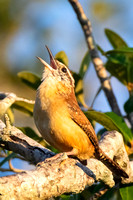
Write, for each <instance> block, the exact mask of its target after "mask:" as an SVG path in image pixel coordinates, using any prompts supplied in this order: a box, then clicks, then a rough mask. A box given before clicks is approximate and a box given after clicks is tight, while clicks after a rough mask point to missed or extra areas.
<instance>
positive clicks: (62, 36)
mask: <svg viewBox="0 0 133 200" xmlns="http://www.w3.org/2000/svg"><path fill="white" fill-rule="evenodd" d="M80 2H81V4H82V6H83V8H84V11H85V13H86V15H87V16H88V18H89V19H90V21H91V24H92V28H93V35H94V38H95V41H96V43H97V44H98V45H100V46H101V47H102V48H103V49H104V50H105V51H107V50H110V49H112V47H111V46H110V44H109V42H108V40H107V39H106V37H105V34H104V29H105V28H109V29H111V30H114V31H115V32H116V33H118V34H119V35H120V36H121V37H122V38H123V39H124V40H125V41H126V42H127V44H128V45H129V46H130V47H132V43H133V37H132V34H133V26H132V22H133V12H132V10H133V4H132V1H131V0H127V1H125V0H117V1H115V0H84V1H80ZM0 44H1V48H0V92H13V93H15V94H16V95H17V96H19V97H25V98H27V99H33V100H34V99H35V91H33V90H32V89H30V88H28V87H27V86H26V85H24V84H23V83H22V82H21V81H20V80H19V79H18V77H17V73H18V72H20V71H24V70H28V71H31V72H34V73H36V74H37V75H39V76H41V74H42V71H43V67H42V65H41V64H40V63H39V62H38V60H37V59H36V56H40V57H42V58H43V59H44V60H45V61H47V62H49V57H48V53H47V51H46V49H45V44H46V45H47V46H48V47H49V48H50V49H51V51H52V52H53V54H54V55H55V54H56V53H57V52H59V51H61V50H63V51H65V52H66V54H67V56H68V58H69V66H70V69H71V70H73V71H76V72H78V69H79V67H80V64H81V61H82V59H83V57H84V55H85V53H86V51H87V46H86V43H85V38H84V34H83V31H82V29H81V27H80V24H79V22H78V20H77V17H76V15H75V13H74V11H73V9H72V7H71V5H70V4H69V2H68V1H67V0H66V1H62V0H54V1H53V0H29V1H27V0H19V1H18V0H0ZM102 59H103V60H104V58H103V57H102ZM104 61H105V60H104ZM111 82H112V85H113V89H114V93H115V95H116V98H117V100H118V103H119V105H120V109H121V111H122V113H124V110H123V103H124V102H125V101H126V100H127V99H128V91H127V89H126V88H125V86H124V85H122V84H121V83H120V82H118V80H116V79H115V78H112V79H111ZM99 86H100V83H99V80H98V78H97V76H96V73H95V70H94V68H93V65H91V66H90V68H89V70H88V72H87V74H86V76H85V79H84V92H85V101H86V103H87V105H88V106H90V105H91V103H92V101H93V98H94V96H95V94H96V92H97V90H98V88H99ZM94 109H96V110H97V111H103V112H106V111H110V107H109V105H108V103H107V101H106V98H105V96H104V94H103V92H101V93H100V94H99V96H98V97H97V99H96V101H95V104H94ZM15 112H16V113H15V125H16V126H28V125H29V124H30V125H31V126H32V127H33V128H35V127H34V122H33V118H31V117H29V116H25V115H24V114H22V113H20V112H19V111H15ZM16 162H17V161H16ZM21 165H22V163H21V162H20V163H17V167H18V168H22V166H21ZM24 165H25V168H28V167H31V166H29V165H27V164H24ZM0 175H1V174H0ZM2 175H5V173H4V174H2Z"/></svg>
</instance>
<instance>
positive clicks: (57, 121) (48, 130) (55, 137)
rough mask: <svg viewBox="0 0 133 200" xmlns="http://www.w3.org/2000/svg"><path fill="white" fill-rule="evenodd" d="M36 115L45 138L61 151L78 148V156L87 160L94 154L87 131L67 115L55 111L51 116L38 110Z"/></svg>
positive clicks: (40, 130)
mask: <svg viewBox="0 0 133 200" xmlns="http://www.w3.org/2000/svg"><path fill="white" fill-rule="evenodd" d="M37 112H38V114H37V113H36V115H35V116H34V118H35V122H36V126H37V128H38V130H39V132H40V133H41V135H42V136H43V138H44V139H45V140H46V141H47V142H48V143H49V144H50V145H52V146H53V147H54V148H56V149H58V150H59V151H60V152H68V151H71V150H72V149H73V148H75V149H77V150H78V155H77V157H78V158H79V159H81V160H85V159H88V158H90V157H91V156H93V154H94V147H93V145H92V143H91V142H90V140H89V138H88V136H87V135H86V133H85V132H84V131H83V130H82V129H81V128H80V127H79V126H78V125H77V124H76V123H75V122H74V121H73V120H72V119H71V118H70V117H69V116H67V115H63V113H60V112H61V111H60V112H55V113H53V115H51V116H50V117H49V113H48V112H46V111H44V110H43V111H42V110H40V111H39V110H38V111H37Z"/></svg>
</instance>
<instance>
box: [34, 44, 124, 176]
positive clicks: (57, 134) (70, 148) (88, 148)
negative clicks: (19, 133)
mask: <svg viewBox="0 0 133 200" xmlns="http://www.w3.org/2000/svg"><path fill="white" fill-rule="evenodd" d="M46 48H47V50H48V53H49V56H50V65H49V64H48V63H46V62H45V61H44V60H43V59H41V58H39V57H38V59H39V60H40V61H41V62H42V64H43V65H44V66H45V70H44V73H43V76H42V83H41V85H40V86H39V88H38V89H37V94H36V101H35V106H34V113H33V115H34V120H35V124H36V126H37V128H38V130H39V132H40V133H41V135H42V137H43V138H44V139H45V140H46V141H47V142H48V143H49V144H50V145H52V146H53V147H55V148H56V149H58V150H59V151H60V152H66V154H67V155H68V156H74V157H77V158H78V159H79V160H81V161H84V160H87V159H89V158H90V157H95V158H97V159H98V160H100V161H102V162H103V163H104V164H105V165H106V166H107V167H108V168H109V169H110V170H111V171H112V172H113V173H114V174H115V175H117V176H122V177H125V178H128V175H127V173H126V172H125V171H124V170H123V169H122V168H121V167H120V166H119V165H118V164H117V163H116V162H114V161H113V160H112V159H110V158H109V157H108V156H107V155H106V154H105V153H104V152H103V151H102V150H101V149H100V147H99V145H98V140H97V137H96V134H95V131H94V129H93V127H92V125H91V123H90V122H89V120H88V119H87V117H86V116H85V115H84V113H83V112H82V111H81V109H80V107H79V105H78V103H77V100H76V97H75V93H74V79H73V77H72V74H71V72H70V70H69V69H68V67H66V66H65V65H64V64H62V63H61V62H59V61H58V60H56V59H55V58H54V56H53V55H52V53H51V51H50V50H49V48H48V47H47V46H46ZM57 155H58V154H57ZM56 157H57V156H56Z"/></svg>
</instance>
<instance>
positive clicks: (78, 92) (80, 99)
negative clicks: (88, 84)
mask: <svg viewBox="0 0 133 200" xmlns="http://www.w3.org/2000/svg"><path fill="white" fill-rule="evenodd" d="M75 95H76V98H77V101H78V102H80V103H81V104H82V105H83V106H84V107H85V108H88V106H87V105H86V103H85V100H84V90H83V80H82V79H80V80H79V81H78V83H77V86H76V87H75Z"/></svg>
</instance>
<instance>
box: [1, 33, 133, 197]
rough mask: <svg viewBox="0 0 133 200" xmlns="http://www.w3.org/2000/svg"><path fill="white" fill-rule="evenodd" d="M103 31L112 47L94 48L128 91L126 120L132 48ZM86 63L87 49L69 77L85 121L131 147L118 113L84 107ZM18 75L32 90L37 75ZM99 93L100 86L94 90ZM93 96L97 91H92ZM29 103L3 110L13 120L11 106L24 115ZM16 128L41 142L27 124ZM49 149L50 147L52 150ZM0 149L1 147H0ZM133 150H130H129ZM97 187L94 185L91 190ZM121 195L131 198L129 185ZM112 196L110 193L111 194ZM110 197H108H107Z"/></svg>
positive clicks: (132, 87)
mask: <svg viewBox="0 0 133 200" xmlns="http://www.w3.org/2000/svg"><path fill="white" fill-rule="evenodd" d="M105 34H106V36H107V38H108V40H109V42H110V43H111V45H112V47H113V50H109V51H107V52H105V51H104V50H103V49H102V48H101V47H98V49H99V51H100V52H101V53H102V54H103V56H105V57H106V63H105V67H106V69H107V70H108V72H109V73H110V75H111V76H115V77H116V78H117V79H118V80H119V81H120V82H121V83H122V84H124V85H125V86H126V87H127V90H128V92H129V99H128V100H127V101H126V102H125V104H124V109H125V112H126V119H128V115H129V114H130V113H131V112H133V64H132V63H133V62H132V61H133V48H130V47H128V45H127V44H126V42H125V41H124V40H123V39H122V38H121V37H120V36H119V35H118V34H116V33H115V32H113V31H112V30H109V29H106V30H105ZM55 58H56V59H58V60H59V61H60V62H62V63H64V64H65V65H68V58H67V55H66V54H65V52H64V51H61V52H59V53H57V54H56V55H55ZM89 66H90V55H89V52H86V54H85V56H84V58H83V60H82V62H81V65H80V69H79V72H78V73H75V72H72V74H73V77H74V79H75V94H76V97H77V100H78V102H79V103H80V104H81V105H82V106H83V107H84V108H87V110H86V111H85V115H86V116H87V118H88V119H89V120H91V121H92V122H93V121H96V122H97V123H99V124H101V125H102V126H103V128H104V130H105V129H106V130H114V129H115V130H116V131H119V132H121V134H122V135H123V138H124V141H125V143H126V144H128V145H129V144H130V147H131V149H132V148H133V147H132V143H133V134H132V130H131V128H129V127H128V126H127V124H126V122H125V118H124V117H122V116H118V115H117V114H115V113H113V112H106V113H103V112H99V111H96V110H90V109H88V106H87V105H86V103H85V100H84V90H83V80H84V77H85V75H86V72H87V70H88V69H89ZM18 77H19V78H20V79H21V80H22V81H23V82H24V83H25V84H26V85H27V86H28V87H31V88H32V89H34V90H36V89H37V88H38V86H39V85H40V83H41V79H40V77H38V76H37V75H36V74H33V73H32V72H28V71H23V72H19V73H18ZM99 92H101V88H100V89H99V91H98V93H99ZM96 97H97V94H96ZM33 106H34V103H33V102H30V101H25V100H23V99H16V101H15V102H14V103H13V104H12V105H11V107H10V108H9V109H8V110H7V113H8V114H9V115H10V118H11V119H12V123H13V120H14V115H13V111H14V109H18V110H20V111H22V112H25V113H26V114H28V115H30V116H32V115H33ZM103 128H102V129H101V130H100V132H99V133H100V134H99V135H101V134H102V133H103ZM20 129H21V130H22V131H23V132H24V133H25V134H26V135H28V136H29V137H31V138H32V139H34V140H36V141H38V142H40V143H43V139H42V138H41V137H40V136H38V135H37V133H36V132H35V131H34V130H33V129H32V128H30V127H20ZM52 150H53V149H52ZM1 151H2V150H1ZM132 153H133V152H132ZM5 154H6V157H5V158H4V159H3V160H2V161H1V162H0V166H2V165H3V164H4V163H5V162H7V161H9V160H10V159H11V158H15V157H16V154H14V153H11V152H8V151H7V152H5ZM96 188H97V186H94V188H93V189H94V190H95V189H96ZM111 193H112V190H111V191H110V190H109V191H108V193H106V194H105V195H104V196H103V197H102V198H101V199H107V197H109V196H110V194H111ZM118 193H119V195H121V198H122V199H124V200H126V199H127V200H128V199H131V197H132V186H130V187H124V188H121V189H120V192H118ZM112 195H113V193H112ZM79 198H80V195H70V196H68V195H63V196H62V197H61V199H79ZM111 198H112V197H111Z"/></svg>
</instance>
